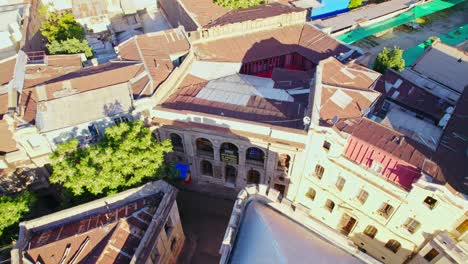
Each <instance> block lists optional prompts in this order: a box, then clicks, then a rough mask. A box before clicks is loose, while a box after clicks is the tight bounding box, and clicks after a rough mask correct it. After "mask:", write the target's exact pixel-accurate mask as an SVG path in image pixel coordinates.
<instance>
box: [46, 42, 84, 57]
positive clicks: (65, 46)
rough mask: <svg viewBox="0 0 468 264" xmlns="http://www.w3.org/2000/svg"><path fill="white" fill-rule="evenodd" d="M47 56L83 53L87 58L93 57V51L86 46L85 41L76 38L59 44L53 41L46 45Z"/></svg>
mask: <svg viewBox="0 0 468 264" xmlns="http://www.w3.org/2000/svg"><path fill="white" fill-rule="evenodd" d="M46 47H47V51H48V52H49V54H76V53H84V54H85V56H86V57H87V58H90V57H92V56H93V49H92V48H91V47H90V46H89V45H88V41H87V40H81V41H80V40H78V39H76V38H72V39H67V40H64V41H61V42H58V41H57V40H54V41H52V42H50V43H48V44H46Z"/></svg>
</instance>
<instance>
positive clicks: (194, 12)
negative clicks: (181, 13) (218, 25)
mask: <svg viewBox="0 0 468 264" xmlns="http://www.w3.org/2000/svg"><path fill="white" fill-rule="evenodd" d="M178 2H179V3H181V4H182V6H183V8H184V9H185V10H186V11H187V13H188V14H189V15H190V17H191V18H192V19H193V20H194V21H195V22H196V23H197V24H198V25H199V26H201V27H203V26H205V25H207V24H209V23H210V22H211V21H214V20H216V19H217V18H219V17H221V16H222V15H224V14H226V13H228V12H229V9H227V8H224V7H222V6H219V5H217V4H215V3H213V0H198V1H193V0H178Z"/></svg>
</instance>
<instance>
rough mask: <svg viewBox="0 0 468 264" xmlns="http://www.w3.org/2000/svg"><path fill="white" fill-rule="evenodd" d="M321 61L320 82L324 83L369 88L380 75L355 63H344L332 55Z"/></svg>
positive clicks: (361, 88)
mask: <svg viewBox="0 0 468 264" xmlns="http://www.w3.org/2000/svg"><path fill="white" fill-rule="evenodd" d="M322 62H323V72H322V83H323V84H326V85H331V86H339V87H343V88H353V89H359V90H369V89H371V88H372V87H373V85H374V83H375V82H376V81H377V80H378V79H379V77H380V73H378V72H375V71H372V70H369V69H367V68H365V67H361V66H359V65H356V64H351V65H345V64H343V63H341V62H340V61H338V60H337V59H335V58H333V57H330V58H327V59H325V60H323V61H322Z"/></svg>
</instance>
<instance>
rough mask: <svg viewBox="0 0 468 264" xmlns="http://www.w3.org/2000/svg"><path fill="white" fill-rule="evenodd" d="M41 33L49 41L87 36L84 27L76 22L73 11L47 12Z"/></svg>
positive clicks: (81, 38) (79, 38)
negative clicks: (61, 12)
mask: <svg viewBox="0 0 468 264" xmlns="http://www.w3.org/2000/svg"><path fill="white" fill-rule="evenodd" d="M41 33H42V36H44V37H46V38H47V40H48V41H49V42H53V41H59V42H60V41H64V40H67V39H73V38H75V39H78V40H83V39H84V38H85V31H84V29H83V28H82V27H81V25H80V24H78V22H76V20H75V17H74V16H73V14H72V13H63V14H58V13H54V12H50V13H49V12H48V13H46V14H45V20H44V21H43V22H42V25H41Z"/></svg>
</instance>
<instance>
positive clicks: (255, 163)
mask: <svg viewBox="0 0 468 264" xmlns="http://www.w3.org/2000/svg"><path fill="white" fill-rule="evenodd" d="M245 164H248V165H252V166H257V167H262V168H263V166H264V164H265V162H263V161H259V160H251V159H246V160H245Z"/></svg>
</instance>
